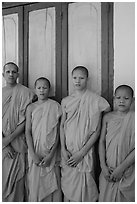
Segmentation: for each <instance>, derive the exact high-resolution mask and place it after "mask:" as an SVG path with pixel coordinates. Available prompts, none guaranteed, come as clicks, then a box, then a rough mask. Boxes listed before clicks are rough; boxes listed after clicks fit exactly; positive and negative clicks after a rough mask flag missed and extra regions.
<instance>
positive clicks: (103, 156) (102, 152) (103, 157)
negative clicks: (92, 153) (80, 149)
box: [99, 116, 107, 168]
mask: <svg viewBox="0 0 137 204" xmlns="http://www.w3.org/2000/svg"><path fill="white" fill-rule="evenodd" d="M106 128H107V121H106V117H105V116H104V117H103V121H102V129H101V135H100V140H99V158H100V164H101V168H103V167H105V166H106V144H105V143H106V132H107V129H106Z"/></svg>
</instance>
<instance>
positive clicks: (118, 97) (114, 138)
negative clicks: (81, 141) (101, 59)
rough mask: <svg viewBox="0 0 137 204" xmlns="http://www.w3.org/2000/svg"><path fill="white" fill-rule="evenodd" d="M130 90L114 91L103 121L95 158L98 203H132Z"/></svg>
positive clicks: (133, 181)
mask: <svg viewBox="0 0 137 204" xmlns="http://www.w3.org/2000/svg"><path fill="white" fill-rule="evenodd" d="M132 101H133V89H132V88H131V87H130V86H128V85H120V86H119V87H117V88H116V90H115V98H114V102H115V110H114V111H112V112H110V113H107V114H106V115H105V116H104V118H103V125H102V130H101V137H100V145H99V156H100V163H101V168H102V173H101V175H100V185H99V188H100V195H99V201H100V202H135V112H134V111H133V110H131V109H130V107H131V105H132Z"/></svg>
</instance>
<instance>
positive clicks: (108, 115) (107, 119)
mask: <svg viewBox="0 0 137 204" xmlns="http://www.w3.org/2000/svg"><path fill="white" fill-rule="evenodd" d="M113 116H114V112H113V111H112V112H108V113H105V115H104V116H103V121H104V122H109V121H110V120H111V119H112V117H113Z"/></svg>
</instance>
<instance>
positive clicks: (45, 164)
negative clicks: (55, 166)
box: [39, 154, 52, 167]
mask: <svg viewBox="0 0 137 204" xmlns="http://www.w3.org/2000/svg"><path fill="white" fill-rule="evenodd" d="M51 159H52V158H51V155H50V154H48V155H47V156H45V157H44V158H43V159H42V161H41V162H40V163H39V166H41V167H49V166H50V163H51Z"/></svg>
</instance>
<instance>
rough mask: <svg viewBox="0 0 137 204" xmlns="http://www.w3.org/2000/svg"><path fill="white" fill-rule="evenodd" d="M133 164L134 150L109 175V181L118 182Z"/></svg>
mask: <svg viewBox="0 0 137 204" xmlns="http://www.w3.org/2000/svg"><path fill="white" fill-rule="evenodd" d="M133 163H135V149H134V150H133V151H132V152H131V153H130V154H129V155H128V156H127V157H126V159H125V160H124V161H123V162H122V163H121V164H120V165H119V166H118V167H117V168H116V169H114V171H113V172H112V174H111V179H112V180H113V181H119V180H120V179H121V178H122V176H123V174H124V171H125V170H126V169H127V168H128V167H130V166H131V165H132V164H133Z"/></svg>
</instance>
